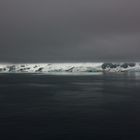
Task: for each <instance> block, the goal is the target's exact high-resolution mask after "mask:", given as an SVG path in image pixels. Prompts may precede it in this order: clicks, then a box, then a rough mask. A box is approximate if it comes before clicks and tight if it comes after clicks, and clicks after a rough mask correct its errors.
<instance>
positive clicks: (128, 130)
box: [0, 73, 140, 140]
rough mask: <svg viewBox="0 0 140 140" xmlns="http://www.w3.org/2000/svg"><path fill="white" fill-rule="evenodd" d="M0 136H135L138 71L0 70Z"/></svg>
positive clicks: (45, 139)
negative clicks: (49, 72) (56, 72)
mask: <svg viewBox="0 0 140 140" xmlns="http://www.w3.org/2000/svg"><path fill="white" fill-rule="evenodd" d="M0 137H1V138H0V139H1V140H4V139H9V140H11V139H14V140H90V139H91V140H110V139H112V140H135V139H140V75H139V74H138V73H131V74H102V75H85V76H84V75H81V76H80V75H74V76H72V75H32V74H1V75H0Z"/></svg>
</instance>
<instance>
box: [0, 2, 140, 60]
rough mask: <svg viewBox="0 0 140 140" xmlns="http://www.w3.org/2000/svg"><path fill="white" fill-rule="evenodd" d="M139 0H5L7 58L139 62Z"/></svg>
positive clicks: (0, 33)
mask: <svg viewBox="0 0 140 140" xmlns="http://www.w3.org/2000/svg"><path fill="white" fill-rule="evenodd" d="M139 59H140V1H139V0H1V1H0V61H1V62H50V61H51V62H71V61H74V62H80V61H82V62H83V61H93V62H94V61H138V60H139Z"/></svg>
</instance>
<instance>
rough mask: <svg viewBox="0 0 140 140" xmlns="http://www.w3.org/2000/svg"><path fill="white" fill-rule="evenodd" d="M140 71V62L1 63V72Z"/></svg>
mask: <svg viewBox="0 0 140 140" xmlns="http://www.w3.org/2000/svg"><path fill="white" fill-rule="evenodd" d="M62 72H65V73H85V72H86V73H98V72H140V63H139V62H131V63H128V62H120V63H110V62H109V63H108V62H107V63H106V62H105V63H103V62H99V63H21V64H11V63H1V64H0V73H47V74H49V73H62Z"/></svg>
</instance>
